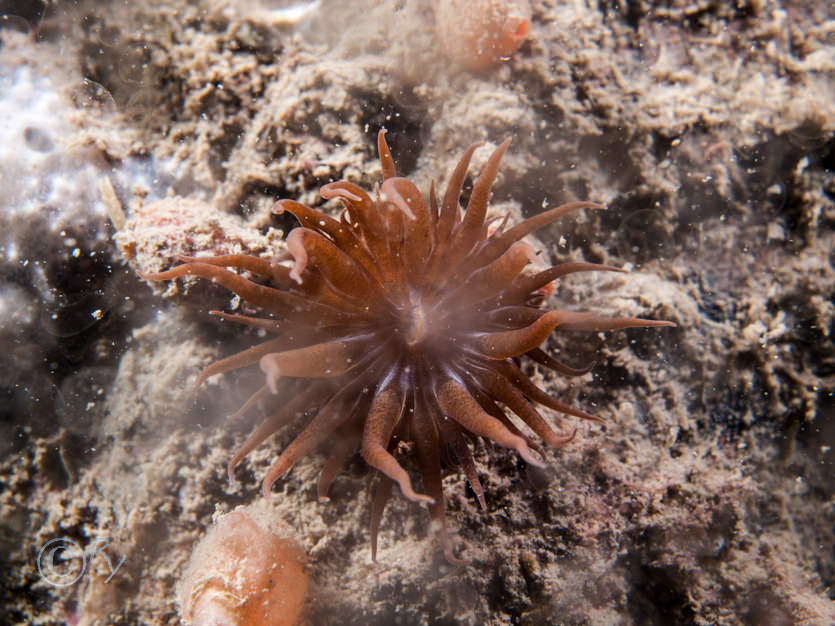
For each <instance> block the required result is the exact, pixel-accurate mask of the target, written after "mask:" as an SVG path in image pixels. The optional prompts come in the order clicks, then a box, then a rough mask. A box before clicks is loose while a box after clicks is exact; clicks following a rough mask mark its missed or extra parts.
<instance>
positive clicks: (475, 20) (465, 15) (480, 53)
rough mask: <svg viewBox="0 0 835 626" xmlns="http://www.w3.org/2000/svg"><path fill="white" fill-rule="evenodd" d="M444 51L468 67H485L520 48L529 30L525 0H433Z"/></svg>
mask: <svg viewBox="0 0 835 626" xmlns="http://www.w3.org/2000/svg"><path fill="white" fill-rule="evenodd" d="M435 24H436V26H437V29H438V39H439V41H440V43H441V47H442V49H443V50H444V53H445V54H446V55H447V56H448V57H449V58H450V59H452V60H453V61H455V62H456V63H458V64H459V65H461V66H462V67H464V68H466V69H468V70H483V69H487V68H489V67H491V66H493V65H495V64H496V63H498V62H499V61H501V60H502V59H505V58H507V57H509V56H510V55H511V54H513V53H514V52H516V50H518V49H519V46H521V45H522V42H523V41H525V38H526V37H527V36H528V33H529V32H530V30H531V5H530V3H529V2H528V0H435Z"/></svg>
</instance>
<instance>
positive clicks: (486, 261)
mask: <svg viewBox="0 0 835 626" xmlns="http://www.w3.org/2000/svg"><path fill="white" fill-rule="evenodd" d="M384 135H385V131H380V133H379V135H378V140H377V144H378V150H379V154H380V161H381V164H382V170H383V184H382V185H381V186H378V187H376V188H375V190H374V194H373V196H371V195H369V194H367V193H366V192H365V191H363V190H362V189H361V188H360V187H358V186H357V185H354V184H352V183H349V182H346V181H339V182H334V183H329V184H327V185H325V186H324V187H322V189H321V195H322V197H323V198H326V199H330V198H339V200H341V202H342V204H343V205H344V209H343V211H342V212H341V214H340V215H339V218H338V219H335V218H332V217H330V216H329V215H327V214H325V213H323V212H321V211H316V210H314V209H311V208H308V207H306V206H304V205H302V204H299V203H298V202H294V201H292V200H281V201H279V202H277V203H276V205H275V207H274V209H273V210H274V212H276V213H279V214H280V213H284V212H288V213H291V214H292V215H294V216H295V217H296V219H298V221H299V222H300V224H301V225H300V226H299V227H297V228H295V229H293V230H291V231H290V234H289V236H288V238H287V248H288V252H287V253H286V254H285V255H279V256H278V257H277V258H276V259H275V260H274V261H273V262H270V261H268V260H265V259H261V258H257V257H253V256H246V255H225V256H218V257H201V258H191V257H183V260H184V261H185V263H184V264H182V265H179V266H177V267H174V268H173V269H170V270H168V271H166V272H162V273H159V274H153V275H146V276H144V278H147V279H151V280H168V279H173V278H177V277H180V276H186V275H192V276H200V277H203V278H207V279H209V280H212V281H214V282H216V283H218V284H220V285H222V286H224V287H226V288H228V289H230V290H232V291H233V292H235V293H236V294H237V295H238V296H240V298H241V299H243V300H244V301H246V302H247V303H248V304H250V305H253V306H256V307H259V308H260V309H262V310H263V311H264V312H265V313H266V314H267V315H268V316H267V317H258V318H256V317H250V316H243V315H237V314H227V313H219V312H213V313H214V314H216V315H218V316H220V317H222V318H224V319H226V320H229V321H232V322H237V323H240V324H244V325H247V326H252V327H255V328H258V329H261V330H262V331H267V332H268V333H271V334H273V335H274V337H273V338H271V339H270V340H269V341H265V342H264V343H261V344H258V345H256V346H254V347H252V348H249V349H248V350H244V351H243V352H240V353H238V354H235V355H233V356H230V357H227V358H225V359H222V360H220V361H218V362H216V363H213V364H212V365H210V366H209V367H207V368H206V369H205V370H203V371H202V372H201V373H200V375H199V376H198V381H197V384H198V385H199V384H201V383H202V382H203V381H205V380H206V379H207V378H209V377H210V376H214V375H215V374H220V373H222V372H227V371H230V370H234V369H237V368H241V367H245V366H248V365H253V364H256V363H258V364H260V366H261V369H262V370H263V372H264V374H265V375H266V384H265V385H264V386H263V387H262V388H261V389H260V390H259V391H257V392H256V393H255V394H254V395H253V396H252V397H251V398H250V399H249V400H248V401H247V402H246V403H245V404H244V406H243V407H241V409H240V410H239V412H238V415H240V414H242V413H243V412H245V411H247V410H248V409H249V408H250V407H252V406H253V405H254V404H255V403H257V402H258V401H259V400H261V399H262V398H265V397H266V396H268V394H269V392H272V393H273V394H276V395H278V396H279V397H280V398H281V399H282V404H281V407H280V408H279V409H278V410H277V411H276V412H275V413H274V414H273V415H272V416H271V417H270V418H269V419H268V420H267V421H266V422H264V423H263V424H262V425H261V426H260V427H258V428H257V429H256V430H255V432H254V433H253V434H252V435H251V436H250V438H249V439H248V440H247V441H246V442H245V443H244V444H243V446H241V448H240V450H239V451H238V452H237V453H236V454H235V456H234V457H233V458H232V460H231V461H230V462H229V474H230V476H231V474H232V471H233V470H234V468H235V466H236V465H237V464H238V463H239V462H240V461H241V459H243V458H244V457H245V456H246V455H247V454H248V453H249V452H250V451H252V450H253V449H254V448H255V447H256V446H258V445H259V444H260V443H262V442H263V441H264V440H265V439H267V437H269V436H270V435H272V434H273V433H274V432H276V431H277V430H279V429H280V428H281V427H283V426H284V425H285V424H288V423H289V422H291V421H293V420H294V419H296V418H300V417H303V416H306V418H305V419H307V424H306V425H305V426H304V428H303V429H302V430H301V432H300V433H299V435H298V436H297V437H296V438H295V439H294V440H293V441H292V443H290V445H288V446H287V448H286V449H285V450H284V451H283V452H282V453H281V455H280V456H279V458H278V460H277V461H276V462H275V464H274V465H273V466H272V467H271V468H270V470H269V471H268V472H267V475H266V477H265V478H264V482H263V491H264V493H265V494H267V493H269V492H270V488H271V487H272V485H273V483H274V482H275V481H276V480H277V479H279V478H280V477H281V476H283V475H284V474H285V473H286V472H287V471H288V470H289V469H290V468H291V467H292V466H293V465H294V464H295V463H296V462H297V461H298V460H299V459H301V458H302V457H303V456H305V455H306V454H308V453H309V452H311V451H312V450H313V449H314V448H315V447H317V446H318V445H319V444H320V443H322V442H324V441H325V440H327V439H329V438H330V440H331V441H332V443H331V444H330V448H329V450H328V453H329V459H328V461H327V462H326V463H325V466H324V468H323V469H322V472H321V475H320V478H319V486H318V492H319V497H320V499H321V500H327V492H328V488H329V486H330V484H331V482H332V481H333V480H334V478H335V477H336V475H337V474H338V473H339V471H340V470H341V469H342V467H343V466H344V465H345V464H346V463H347V462H348V461H349V459H350V458H351V457H352V456H353V455H354V454H355V453H356V451H357V450H359V451H360V453H361V454H362V457H363V458H364V459H365V461H366V462H367V463H368V465H370V466H371V468H373V470H375V471H376V472H377V473H378V474H379V480H378V482H377V485H376V491H375V494H374V498H373V502H372V512H371V546H372V559H373V558H375V557H376V540H377V530H378V528H379V523H380V520H381V517H382V514H383V509H384V507H385V504H386V502H387V501H388V498H389V496H390V493H391V489H392V486H393V485H394V483H397V484H398V486H399V487H400V490H401V492H402V493H403V495H405V496H406V497H407V498H408V499H410V500H413V501H415V502H419V503H422V504H425V505H427V506H428V507H429V513H430V516H431V518H432V519H433V520H434V521H435V522H437V527H438V529H439V530H438V535H439V539H440V542H441V545H442V547H443V549H444V553H445V554H446V557H447V558H448V559H449V560H450V561H455V560H456V559H455V557H454V555H453V549H452V546H451V543H450V540H449V537H448V535H447V531H446V528H445V522H444V494H443V490H442V484H441V468H442V465H457V466H459V467H460V468H461V469H462V470H463V472H464V474H465V475H466V477H467V479H468V480H469V482H470V485H471V486H472V489H473V491H474V492H475V494H476V496H477V498H478V500H479V503H480V504H481V506H482V508H484V507H485V500H484V492H483V489H482V487H481V484H480V483H479V479H478V475H477V473H476V468H475V463H474V460H473V455H472V447H473V445H474V444H475V443H476V441H477V440H478V438H480V437H481V438H484V439H486V440H489V441H491V442H493V443H496V444H498V445H500V446H504V447H507V448H512V449H514V450H516V451H517V452H518V453H519V455H520V456H522V458H524V459H525V460H526V461H527V462H529V463H532V464H535V465H541V461H539V460H538V459H537V458H536V457H535V456H534V455H533V454H532V453H531V447H534V448H537V449H538V446H536V444H535V443H534V442H533V441H532V440H531V439H529V437H528V435H526V434H524V433H523V432H522V430H521V429H520V427H519V426H518V425H517V424H516V423H515V422H514V420H512V419H511V418H510V417H509V416H508V415H507V413H506V409H509V410H510V411H511V412H512V413H514V414H515V415H516V416H517V417H518V418H519V419H520V420H521V422H523V423H524V424H525V425H526V426H527V427H528V428H529V429H530V430H531V431H532V432H533V433H535V434H536V435H538V436H539V437H540V438H541V439H542V440H543V441H544V442H545V443H546V444H547V445H549V446H561V445H564V444H565V443H567V442H569V441H571V439H572V438H573V437H574V432H571V433H567V434H558V433H556V432H554V430H553V429H552V428H551V425H550V424H549V423H548V420H546V419H545V417H543V416H542V415H541V414H540V412H539V411H538V410H537V409H536V406H535V405H537V404H540V405H542V406H545V407H547V408H549V409H552V410H554V411H558V412H561V413H567V414H569V415H573V416H576V417H579V418H582V419H588V420H598V418H596V417H594V416H593V415H589V414H588V413H586V412H584V411H581V410H580V409H577V408H573V407H570V406H568V405H566V404H564V403H562V402H560V401H559V400H557V399H556V398H554V397H552V396H550V395H549V394H547V393H546V392H545V391H543V390H542V389H540V388H538V387H537V386H536V385H534V383H533V382H532V381H531V379H530V378H529V377H528V375H526V374H525V373H524V371H523V369H522V363H521V358H522V357H523V356H526V357H528V358H529V359H531V360H532V361H534V362H536V363H538V364H539V365H541V366H543V367H545V368H549V369H552V370H554V371H556V372H559V373H561V374H564V375H568V376H573V375H578V374H582V373H585V371H586V370H575V369H572V368H570V367H568V366H566V365H564V364H562V363H559V362H558V361H556V360H555V359H554V358H553V357H552V356H550V355H549V354H547V353H546V352H545V351H543V350H542V349H541V348H540V347H539V346H540V345H541V344H542V343H543V342H544V341H545V340H546V338H547V337H548V335H549V334H550V333H551V332H552V331H553V330H554V329H560V330H574V331H577V330H580V331H582V330H586V331H601V330H613V329H621V328H629V327H636V326H669V325H672V324H671V323H670V322H664V321H652V320H643V319H635V318H609V317H600V316H597V315H595V314H593V313H587V312H576V311H565V310H548V309H543V308H540V306H539V305H540V304H541V301H542V299H543V296H542V295H541V292H540V290H541V289H542V288H543V287H544V286H547V285H549V284H550V283H551V282H552V281H554V280H556V279H558V278H560V277H562V276H566V275H567V274H571V273H574V272H584V271H592V270H606V271H619V270H618V269H617V268H615V267H610V266H607V265H596V264H592V263H564V264H561V265H556V266H554V267H548V268H547V269H542V270H541V271H535V272H530V271H526V269H527V268H528V265H529V263H530V261H531V260H532V259H534V254H535V252H534V250H533V248H532V247H531V246H530V245H529V244H528V243H525V242H524V241H523V239H524V238H525V237H526V236H527V235H528V234H530V233H532V232H533V231H535V230H537V229H539V228H542V227H543V226H545V225H547V224H549V223H551V222H553V221H554V220H556V219H558V218H559V217H561V216H563V215H565V214H566V213H569V212H570V211H574V210H577V209H583V208H590V209H602V208H603V207H602V206H600V205H599V204H595V203H593V202H573V203H570V204H565V205H563V206H560V207H557V208H554V209H551V210H548V211H545V212H543V213H541V214H539V215H537V216H535V217H531V218H529V219H527V220H525V221H523V222H521V223H519V224H517V225H515V226H512V227H508V225H507V219H506V218H505V220H503V221H499V222H497V221H495V220H487V219H486V214H487V203H488V199H489V196H490V188H491V186H492V183H493V181H494V179H495V177H496V173H497V170H498V166H499V161H500V160H501V158H502V155H503V154H504V153H505V150H506V149H507V146H508V143H509V140H507V141H505V142H504V143H502V144H501V145H500V146H499V147H498V148H497V149H496V150H495V152H493V154H492V156H491V157H490V158H489V160H488V162H487V165H486V167H485V168H484V171H483V172H482V173H481V175H480V176H479V177H478V179H477V180H476V182H475V183H474V185H473V189H472V193H471V195H470V199H469V202H468V203H467V208H466V211H464V212H463V214H462V212H461V209H460V207H459V197H460V195H461V189H462V186H463V183H464V179H465V176H466V173H467V168H468V166H469V162H470V158H471V157H472V155H473V152H474V151H475V150H476V148H477V147H478V146H477V144H476V145H473V146H471V147H470V148H469V149H468V150H467V151H466V152H465V153H464V156H463V157H462V158H461V161H460V162H459V163H458V166H457V167H456V168H455V171H454V172H453V174H452V177H451V178H450V181H449V184H448V185H447V189H446V193H445V194H444V197H443V199H441V200H439V199H438V198H437V197H436V194H435V190H434V184H433V185H432V187H431V189H430V193H429V203H428V206H427V204H426V203H425V202H424V199H423V196H422V195H421V193H420V192H419V191H418V189H417V187H415V185H413V184H412V183H411V182H409V181H408V180H407V179H405V178H400V177H398V176H397V175H396V173H395V167H394V161H393V159H392V156H391V153H390V151H389V148H388V146H387V145H386V141H385V136H384ZM284 261H292V263H290V264H288V265H285V264H283V263H284ZM229 267H231V268H236V269H238V270H244V271H247V272H250V273H252V274H254V275H256V276H258V277H260V281H259V282H254V281H252V280H248V279H246V278H244V277H243V276H241V275H239V274H237V273H235V272H232V271H230V270H229V269H226V268H229ZM262 283H263V284H262ZM502 407H504V408H502ZM412 454H414V455H415V456H416V458H417V466H418V468H419V470H420V474H421V477H422V480H423V491H424V493H419V492H417V491H415V489H414V488H413V486H412V481H411V479H410V476H409V473H408V472H407V471H406V469H404V467H403V465H401V462H400V461H401V460H403V459H404V458H406V457H409V456H411V455H412Z"/></svg>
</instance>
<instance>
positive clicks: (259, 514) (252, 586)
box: [178, 505, 308, 626]
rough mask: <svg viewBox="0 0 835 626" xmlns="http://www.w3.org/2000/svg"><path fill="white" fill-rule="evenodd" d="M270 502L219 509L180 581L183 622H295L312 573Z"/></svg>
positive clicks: (240, 625)
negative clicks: (273, 511) (272, 512)
mask: <svg viewBox="0 0 835 626" xmlns="http://www.w3.org/2000/svg"><path fill="white" fill-rule="evenodd" d="M273 518H274V516H272V515H271V514H270V511H269V509H268V508H267V507H265V506H263V505H250V506H248V507H241V508H238V509H236V510H234V511H232V512H231V513H226V514H225V515H221V516H220V517H219V518H218V519H217V521H216V522H215V524H214V526H212V528H211V529H210V530H209V531H208V532H207V533H206V536H205V537H203V539H202V540H201V541H200V542H199V543H198V544H197V545H196V546H195V548H194V552H193V553H192V555H191V559H189V562H188V565H187V566H186V569H185V572H184V573H183V577H182V579H181V581H180V584H179V585H178V595H179V603H180V616H181V618H182V623H183V625H184V626H294V625H295V624H297V623H298V621H299V619H300V617H301V613H302V608H303V606H304V601H305V595H306V594H307V587H308V578H307V572H306V571H305V554H304V551H303V550H302V548H301V546H299V545H298V543H297V542H296V541H295V539H294V538H293V537H292V535H291V533H290V531H289V529H288V528H284V527H283V526H282V527H280V526H279V523H278V522H277V521H276V520H274V519H273Z"/></svg>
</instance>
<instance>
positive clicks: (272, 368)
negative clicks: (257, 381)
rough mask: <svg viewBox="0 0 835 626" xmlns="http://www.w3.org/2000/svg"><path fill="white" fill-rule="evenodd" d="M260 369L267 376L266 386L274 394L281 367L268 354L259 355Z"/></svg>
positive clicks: (276, 391)
mask: <svg viewBox="0 0 835 626" xmlns="http://www.w3.org/2000/svg"><path fill="white" fill-rule="evenodd" d="M258 364H259V366H260V367H261V371H262V372H264V375H265V376H266V377H267V387H269V388H270V393H272V394H273V395H276V394H277V393H278V381H279V380H280V379H281V369H280V368H279V367H278V365H277V364H276V363H275V361H274V360H273V359H271V358H270V355H269V354H268V355H267V356H263V357H261V360H260V361H259V363H258Z"/></svg>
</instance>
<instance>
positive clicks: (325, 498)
mask: <svg viewBox="0 0 835 626" xmlns="http://www.w3.org/2000/svg"><path fill="white" fill-rule="evenodd" d="M330 501H331V499H330V498H329V497H328V496H319V503H320V504H325V503H327V502H330Z"/></svg>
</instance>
